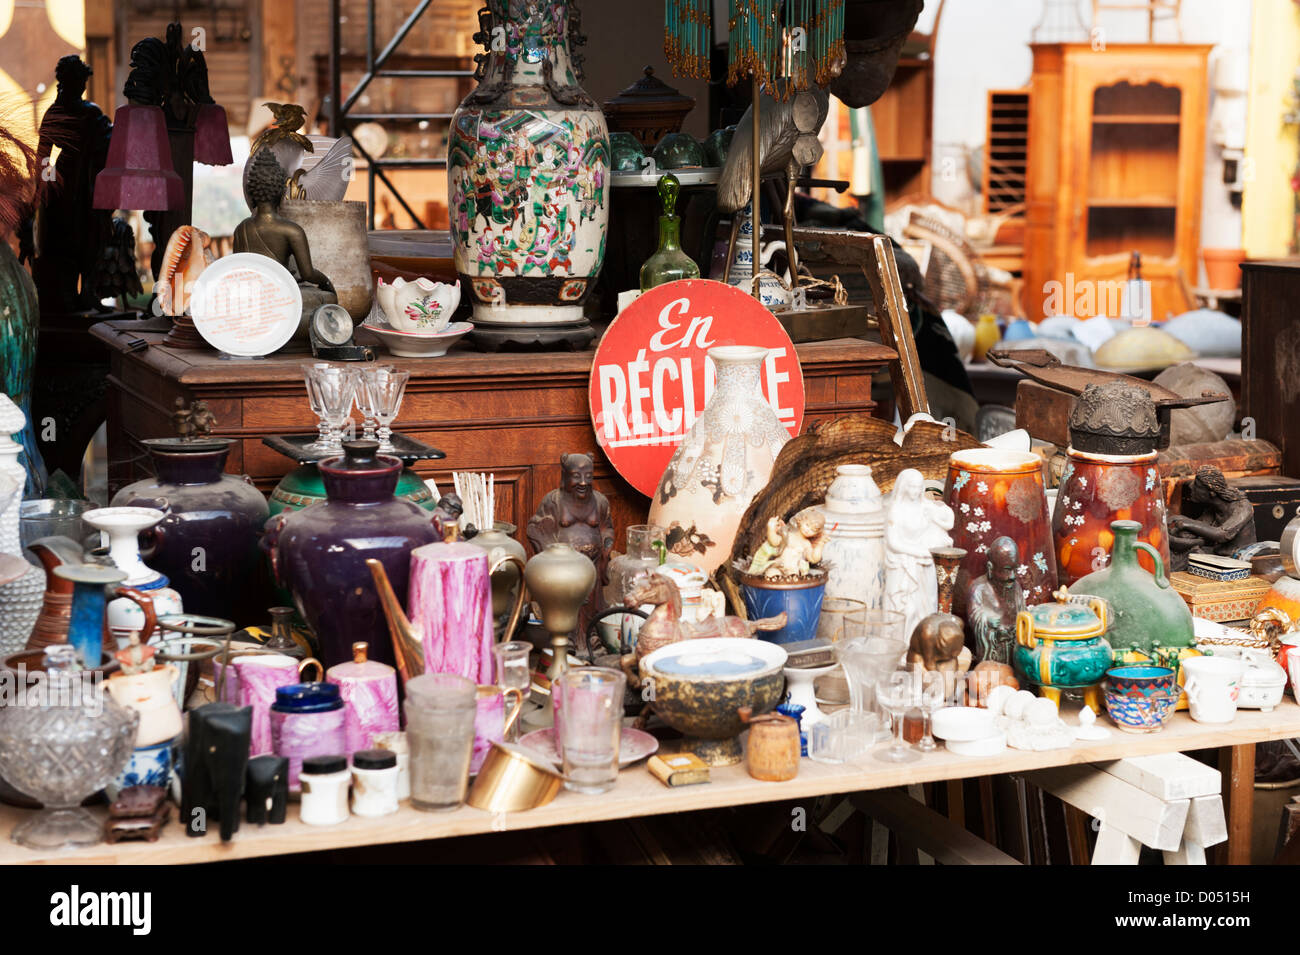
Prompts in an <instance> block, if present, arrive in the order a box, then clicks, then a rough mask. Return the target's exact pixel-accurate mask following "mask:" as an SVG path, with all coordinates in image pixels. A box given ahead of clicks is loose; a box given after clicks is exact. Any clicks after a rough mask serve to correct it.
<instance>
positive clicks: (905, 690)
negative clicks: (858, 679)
mask: <svg viewBox="0 0 1300 955" xmlns="http://www.w3.org/2000/svg"><path fill="white" fill-rule="evenodd" d="M917 698H918V693H917V682H916V674H915V673H913V672H912V671H911V670H895V671H894V672H893V673H890V674H889V675H888V676H886V677H885V678H884V679H882V680H880V681H878V682H877V683H876V700H877V702H879V703H880V705H881V706H883V707H884V708H885V711H886V712H887V713H889V719H890V722H891V723H892V724H893V727H894V740H893V742H892V743H891V744H890V746H889V748H888V749H885V750H881V751H880V752H878V753H876V759H879V760H884V761H885V762H887V763H910V762H912V761H914V760H918V759H920V758H921V754H920V753H918V752H916V750H914V749H912V748H911V747H910V746H908V745H907V743H905V742H903V719H904V717H905V716H906V714H907V711H908V710H909V709H910V708H911V707H913V706H915V705H916V702H917Z"/></svg>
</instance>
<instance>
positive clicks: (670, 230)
mask: <svg viewBox="0 0 1300 955" xmlns="http://www.w3.org/2000/svg"><path fill="white" fill-rule="evenodd" d="M681 188H682V187H681V183H679V182H678V181H677V177H676V176H674V175H673V174H672V173H667V174H665V175H663V176H660V177H659V186H658V189H659V201H660V203H661V204H662V207H663V213H662V215H660V216H659V248H657V249H655V251H654V254H653V255H651V256H650V258H648V259H646V260H645V264H644V265H642V266H641V291H643V292H648V291H649V290H650V289H652V288H654V287H655V286H656V285H663V284H665V283H667V282H675V281H677V280H678V279H698V278H699V277H700V267H699V266H698V265H696V264H695V262H694V260H693V259H691V257H690V256H689V255H687V254H686V253H685V252H683V251H682V219H681V216H679V215H677V214H676V211H675V210H676V208H677V194H678V193H679V192H680V191H681Z"/></svg>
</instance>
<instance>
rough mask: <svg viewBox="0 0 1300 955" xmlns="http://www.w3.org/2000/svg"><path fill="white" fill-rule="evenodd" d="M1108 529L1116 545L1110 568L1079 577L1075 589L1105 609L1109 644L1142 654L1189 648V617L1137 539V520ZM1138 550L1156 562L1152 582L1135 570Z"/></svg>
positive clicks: (1151, 551) (1155, 554)
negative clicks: (1108, 616)
mask: <svg viewBox="0 0 1300 955" xmlns="http://www.w3.org/2000/svg"><path fill="white" fill-rule="evenodd" d="M1110 529H1111V533H1112V534H1113V535H1114V537H1115V541H1114V543H1113V544H1112V545H1111V552H1110V564H1109V566H1107V567H1104V568H1102V569H1101V570H1097V571H1094V572H1093V573H1091V574H1088V576H1086V577H1082V578H1080V579H1079V581H1078V582H1077V583H1076V584H1075V586H1074V589H1075V591H1076V592H1077V593H1081V594H1089V595H1091V596H1095V597H1101V598H1102V599H1103V600H1105V601H1106V602H1107V603H1108V604H1110V609H1111V621H1110V634H1109V637H1110V642H1111V644H1112V645H1113V646H1115V647H1116V648H1118V649H1127V648H1128V647H1135V648H1137V649H1138V650H1141V651H1143V652H1145V653H1151V652H1153V651H1154V650H1155V648H1156V647H1186V646H1190V645H1191V644H1192V639H1193V634H1192V613H1191V611H1190V610H1188V609H1187V604H1186V603H1184V602H1183V598H1182V597H1180V596H1179V595H1178V592H1177V591H1176V590H1174V589H1173V587H1171V586H1170V584H1169V578H1168V577H1167V576H1166V575H1165V562H1164V560H1163V559H1162V558H1161V556H1160V552H1159V551H1157V550H1156V549H1155V548H1154V547H1152V546H1151V545H1150V544H1147V543H1144V542H1143V541H1140V540H1138V539H1137V537H1138V531H1140V530H1141V525H1140V524H1138V522H1137V521H1113V522H1112V523H1111V525H1110ZM1138 551H1144V552H1145V553H1146V554H1147V555H1148V556H1149V557H1150V558H1151V560H1152V561H1153V562H1154V563H1155V566H1156V571H1155V576H1154V577H1153V576H1152V575H1151V574H1149V573H1147V572H1146V571H1145V570H1143V569H1142V568H1141V567H1140V566H1138V562H1137V553H1138Z"/></svg>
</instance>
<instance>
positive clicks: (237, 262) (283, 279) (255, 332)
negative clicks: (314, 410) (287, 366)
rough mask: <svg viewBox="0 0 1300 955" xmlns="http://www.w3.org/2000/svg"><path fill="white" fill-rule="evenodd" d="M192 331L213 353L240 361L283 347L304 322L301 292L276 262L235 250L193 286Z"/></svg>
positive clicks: (267, 353)
mask: <svg viewBox="0 0 1300 955" xmlns="http://www.w3.org/2000/svg"><path fill="white" fill-rule="evenodd" d="M190 314H191V315H192V316H193V317H194V327H195V328H196V329H197V330H198V333H199V334H200V335H202V336H203V340H204V341H205V342H207V343H208V344H209V345H211V346H212V347H213V348H215V349H216V350H217V351H220V352H225V353H226V354H227V355H238V356H240V357H244V358H253V357H261V356H263V355H269V354H271V353H272V352H274V351H277V350H278V349H280V348H282V347H283V346H284V345H285V343H286V342H288V341H289V339H291V338H292V337H293V334H294V332H296V331H297V330H298V325H299V323H300V322H301V320H302V292H301V290H300V289H299V288H298V283H297V282H295V281H294V278H293V276H292V275H290V274H289V270H288V269H286V268H285V267H284V266H282V265H280V263H278V262H276V261H275V260H274V259H270V258H267V257H266V256H265V255H257V254H256V253H253V252H236V253H234V254H233V255H227V256H225V257H224V258H220V259H217V261H215V262H213V263H212V264H211V265H209V266H208V267H207V268H206V269H204V270H203V274H202V275H200V276H199V277H198V279H197V280H196V281H195V282H194V292H193V295H192V296H191V298H190Z"/></svg>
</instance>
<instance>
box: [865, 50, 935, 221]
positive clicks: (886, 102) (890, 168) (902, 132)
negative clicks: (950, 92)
mask: <svg viewBox="0 0 1300 955" xmlns="http://www.w3.org/2000/svg"><path fill="white" fill-rule="evenodd" d="M933 112H934V60H933V59H932V58H931V57H930V56H929V54H928V53H926V54H922V55H919V56H904V57H902V58H900V59H899V61H898V69H896V70H895V71H894V78H893V80H891V81H890V84H889V87H888V88H887V89H886V90H885V92H884V94H883V95H882V96H881V97H880V99H878V100H876V102H874V103H872V104H871V119H872V121H873V123H874V124H875V127H876V149H877V151H878V152H879V153H880V166H881V169H882V171H883V173H884V177H885V202H886V203H889V202H892V201H893V200H895V199H898V198H900V197H902V196H907V195H912V194H914V193H925V194H929V192H930V126H931V123H932V116H933Z"/></svg>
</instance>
